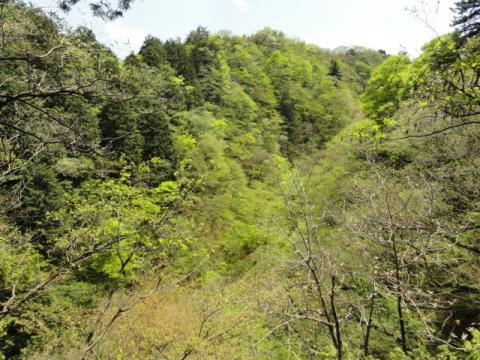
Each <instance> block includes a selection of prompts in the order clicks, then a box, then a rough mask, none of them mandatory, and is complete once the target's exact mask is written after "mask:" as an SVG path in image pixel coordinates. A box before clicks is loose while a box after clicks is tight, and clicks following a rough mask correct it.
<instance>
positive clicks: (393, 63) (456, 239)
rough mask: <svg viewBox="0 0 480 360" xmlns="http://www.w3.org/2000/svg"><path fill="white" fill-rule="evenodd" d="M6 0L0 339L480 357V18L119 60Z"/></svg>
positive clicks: (269, 37)
mask: <svg viewBox="0 0 480 360" xmlns="http://www.w3.org/2000/svg"><path fill="white" fill-rule="evenodd" d="M77 2H78V1H64V2H62V6H63V7H65V8H68V7H70V6H74V5H75V4H76V3H77ZM467 2H468V1H467ZM460 3H462V2H459V4H460ZM99 4H100V5H101V4H102V3H99ZM129 4H130V1H126V2H120V3H119V7H118V9H116V8H108V7H107V8H106V7H96V8H95V7H94V8H93V10H94V12H95V11H97V14H98V15H99V16H103V17H115V16H119V15H121V14H120V11H122V10H127V9H128V7H129ZM460 5H461V4H460ZM460 5H459V6H460ZM464 5H465V4H464ZM467 5H468V4H467ZM465 6H466V5H465ZM0 7H1V11H0V22H1V28H2V32H1V34H0V36H1V39H2V54H1V57H0V140H1V146H0V171H1V172H0V201H1V203H2V207H1V209H0V255H1V258H2V261H1V262H0V358H1V357H2V356H3V358H5V359H57V358H58V359H77V358H80V359H89V358H100V359H113V358H115V359H136V358H138V359H158V358H160V359H187V358H189V359H190V358H191V359H335V358H338V359H358V358H367V359H408V358H413V359H429V358H432V359H433V358H435V359H436V358H439V359H457V358H458V359H470V360H472V359H478V358H479V351H478V347H479V346H480V332H479V330H478V323H479V322H480V303H479V296H480V295H479V291H480V290H479V287H478V286H479V285H478V278H479V275H480V274H479V271H478V266H479V257H478V256H479V253H480V250H479V243H478V235H479V224H480V221H479V214H480V209H479V206H480V203H479V195H480V194H479V186H478V180H477V179H478V177H479V175H480V174H479V164H480V159H479V157H478V154H479V152H478V150H479V141H480V140H479V137H478V134H479V133H478V123H479V120H478V119H479V111H480V110H479V106H480V102H479V98H480V97H479V96H480V90H479V77H480V76H479V69H480V67H479V64H480V58H479V53H480V52H479V41H478V39H477V34H476V33H474V32H473V33H472V32H471V31H469V32H466V31H463V30H462V29H460V31H461V32H459V33H457V34H452V35H446V36H443V37H440V38H437V39H434V40H432V42H430V43H428V44H426V45H425V47H424V51H423V53H422V55H421V56H420V57H418V58H417V59H415V60H411V59H409V58H408V57H407V56H405V55H398V56H387V55H386V54H385V52H383V51H376V50H369V49H364V48H361V47H355V48H339V49H336V50H334V51H330V50H325V49H321V48H318V47H317V46H313V45H308V44H305V43H303V42H301V41H298V40H292V39H289V38H288V37H286V36H285V35H284V34H283V33H281V32H279V31H276V30H272V29H264V30H262V31H260V32H258V33H256V34H254V35H251V36H236V35H233V34H230V33H227V32H221V33H218V34H210V33H209V32H208V31H207V30H206V29H205V28H202V27H199V28H197V29H196V30H194V31H192V32H191V33H190V34H189V35H188V36H187V38H186V39H185V40H182V39H168V40H161V39H157V38H155V37H152V36H149V37H147V38H146V39H145V41H144V43H143V46H142V47H141V49H140V50H139V52H138V53H136V54H131V55H130V56H128V57H127V58H126V59H125V60H119V59H118V58H117V57H116V56H115V55H114V54H113V53H112V52H111V51H110V50H109V49H108V48H106V47H105V46H103V45H101V44H99V43H98V42H97V41H96V40H95V37H94V35H93V33H92V32H91V31H90V30H88V29H85V28H79V29H76V30H74V31H71V30H68V29H65V28H62V26H61V25H60V24H59V23H57V22H56V21H55V20H54V19H52V18H51V17H49V16H47V15H46V14H44V13H43V12H41V11H40V10H37V9H34V8H32V7H29V6H25V5H21V4H12V3H2V4H0ZM471 19H472V17H470V18H469V19H467V20H466V21H472V20H471ZM473 19H474V18H473ZM458 21H459V24H460V22H461V19H459V20H458ZM469 29H470V27H469Z"/></svg>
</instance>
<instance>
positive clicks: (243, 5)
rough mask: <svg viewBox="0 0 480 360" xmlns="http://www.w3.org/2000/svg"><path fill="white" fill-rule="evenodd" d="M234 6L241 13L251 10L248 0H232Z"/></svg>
mask: <svg viewBox="0 0 480 360" xmlns="http://www.w3.org/2000/svg"><path fill="white" fill-rule="evenodd" d="M232 4H233V6H235V7H236V8H237V9H238V10H241V11H248V10H250V4H249V3H248V2H247V0H232Z"/></svg>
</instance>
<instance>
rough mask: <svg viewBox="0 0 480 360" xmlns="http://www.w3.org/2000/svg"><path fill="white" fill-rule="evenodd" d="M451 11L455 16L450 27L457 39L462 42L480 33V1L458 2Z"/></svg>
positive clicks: (461, 0)
mask: <svg viewBox="0 0 480 360" xmlns="http://www.w3.org/2000/svg"><path fill="white" fill-rule="evenodd" d="M452 11H453V12H454V13H455V14H456V15H455V17H454V19H453V22H452V25H453V26H454V27H455V28H456V30H457V34H458V35H459V39H461V40H462V41H464V40H465V39H468V38H470V37H473V36H477V35H478V34H479V33H480V0H458V1H456V2H455V7H454V8H452Z"/></svg>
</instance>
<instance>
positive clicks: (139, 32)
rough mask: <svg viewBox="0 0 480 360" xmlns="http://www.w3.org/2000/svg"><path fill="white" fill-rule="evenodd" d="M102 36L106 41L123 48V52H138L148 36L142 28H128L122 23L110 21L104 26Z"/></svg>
mask: <svg viewBox="0 0 480 360" xmlns="http://www.w3.org/2000/svg"><path fill="white" fill-rule="evenodd" d="M104 34H105V36H106V37H107V38H108V40H110V41H112V42H114V43H116V44H117V45H120V46H122V47H124V48H125V49H124V51H125V52H127V53H128V52H130V51H132V50H135V51H136V50H138V49H139V48H140V46H141V45H142V43H143V40H144V39H145V36H147V35H148V31H147V30H145V29H142V28H136V27H130V26H128V25H125V24H124V23H122V21H121V20H120V21H112V22H109V23H107V24H106V25H105V29H104Z"/></svg>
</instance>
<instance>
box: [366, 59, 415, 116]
mask: <svg viewBox="0 0 480 360" xmlns="http://www.w3.org/2000/svg"><path fill="white" fill-rule="evenodd" d="M409 65H410V60H409V59H408V57H407V56H405V55H396V56H391V57H389V58H388V59H387V60H385V61H384V62H383V63H382V64H381V65H380V66H378V67H377V68H376V69H375V70H374V71H373V73H372V77H371V78H370V80H368V84H367V88H366V90H365V93H364V94H363V95H362V102H363V110H364V111H365V113H366V115H367V116H368V117H369V118H370V119H371V120H374V121H376V122H377V123H380V124H381V123H382V122H383V120H384V119H385V118H390V117H392V115H393V114H394V113H395V112H396V111H397V110H398V108H399V106H400V102H401V101H402V100H405V99H406V98H407V97H408V96H409V91H410V88H409V84H408V76H409V68H410V66H409Z"/></svg>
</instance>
